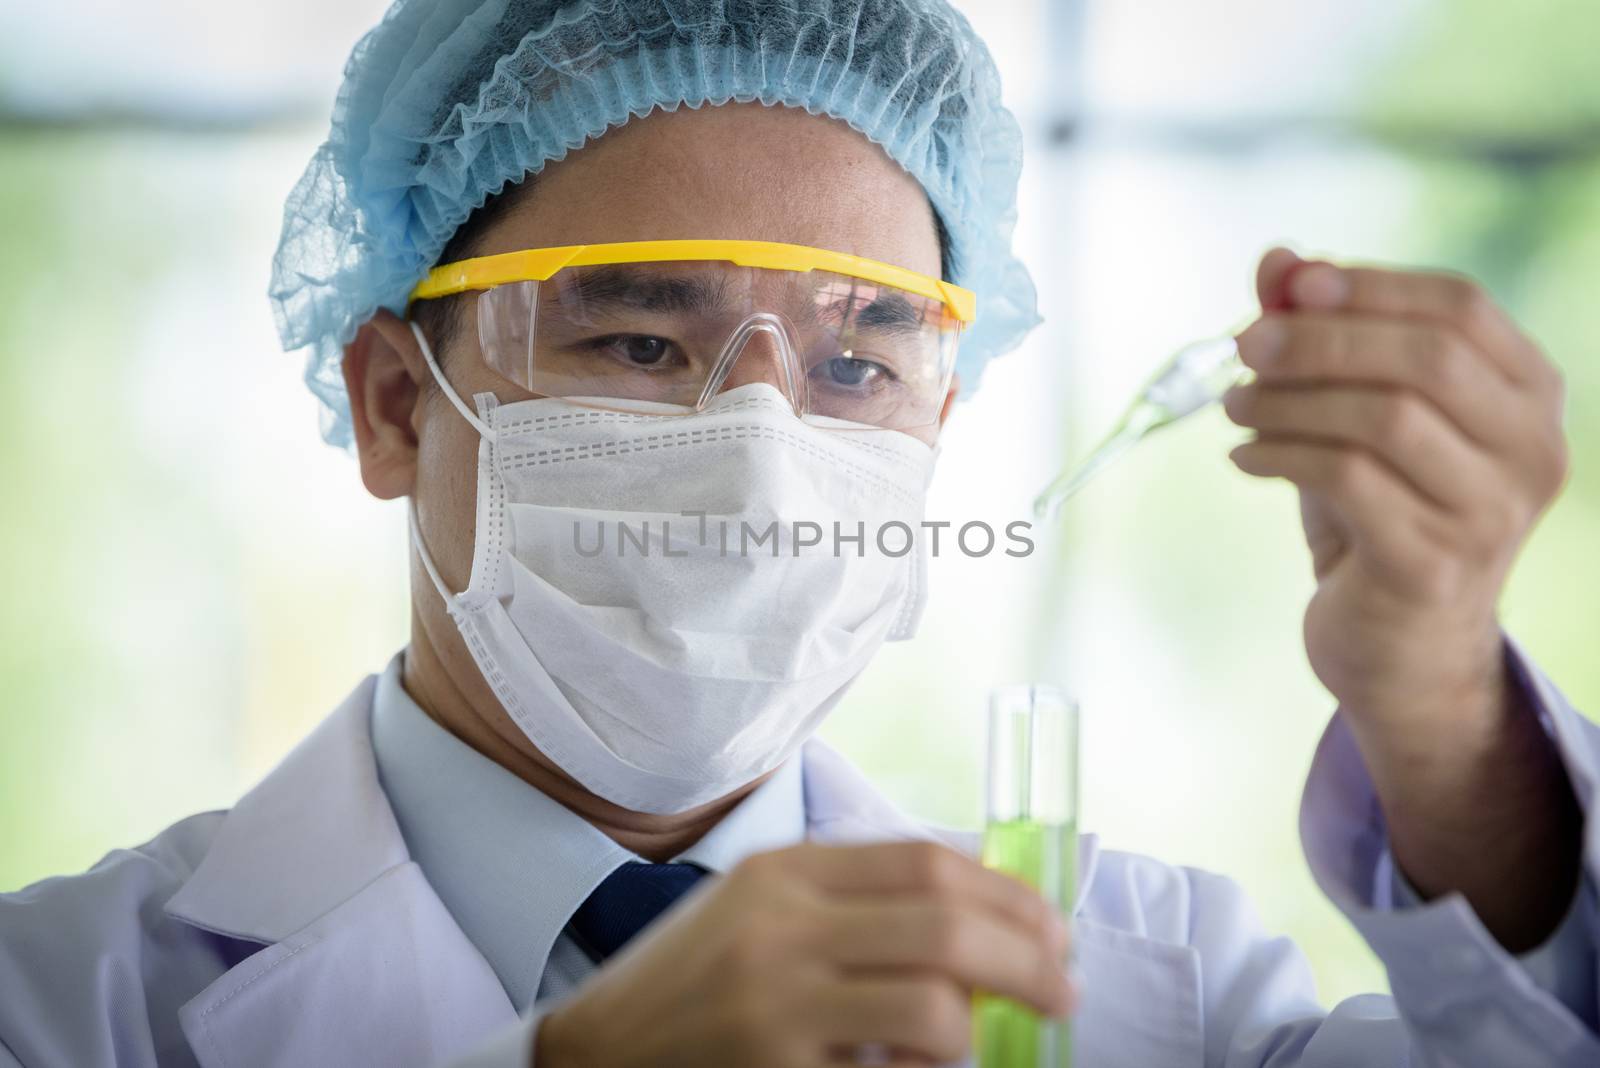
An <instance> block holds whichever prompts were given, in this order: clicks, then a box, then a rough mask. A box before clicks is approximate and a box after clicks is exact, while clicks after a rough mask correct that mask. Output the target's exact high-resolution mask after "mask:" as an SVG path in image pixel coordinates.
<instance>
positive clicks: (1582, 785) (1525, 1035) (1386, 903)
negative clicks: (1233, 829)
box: [1300, 638, 1600, 1065]
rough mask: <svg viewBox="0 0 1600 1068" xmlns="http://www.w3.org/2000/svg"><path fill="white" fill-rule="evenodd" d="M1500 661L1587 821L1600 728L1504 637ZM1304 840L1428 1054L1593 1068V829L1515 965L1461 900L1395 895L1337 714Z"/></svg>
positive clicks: (1379, 822)
mask: <svg viewBox="0 0 1600 1068" xmlns="http://www.w3.org/2000/svg"><path fill="white" fill-rule="evenodd" d="M1506 657H1507V662H1508V664H1509V666H1510V668H1511V670H1512V672H1513V676H1514V678H1515V680H1516V682H1517V683H1518V684H1520V685H1522V686H1524V687H1525V688H1526V690H1527V693H1528V695H1529V697H1530V700H1531V702H1532V704H1533V705H1534V707H1535V708H1536V709H1537V710H1538V714H1539V717H1540V721H1541V722H1542V723H1543V724H1544V726H1545V728H1546V730H1548V731H1549V732H1550V735H1551V737H1552V739H1553V740H1554V741H1555V743H1556V745H1557V746H1558V748H1559V749H1560V752H1561V756H1562V760H1563V764H1564V766H1565V767H1566V769H1567V772H1568V775H1569V776H1570V777H1571V779H1572V783H1573V788H1574V792H1575V793H1576V795H1577V798H1578V802H1579V804H1580V805H1581V806H1582V807H1583V809H1584V811H1585V813H1588V812H1590V811H1591V810H1592V808H1593V804H1594V800H1595V793H1596V781H1597V773H1596V768H1597V766H1600V728H1597V727H1596V726H1595V725H1594V724H1591V723H1588V722H1587V721H1585V720H1584V719H1583V717H1581V716H1580V715H1579V714H1578V713H1577V712H1576V711H1575V710H1574V709H1573V708H1572V707H1571V706H1570V705H1568V704H1567V703H1566V701H1565V700H1564V699H1562V697H1561V695H1560V694H1559V692H1557V691H1556V690H1555V688H1554V686H1552V685H1550V683H1549V681H1548V680H1546V679H1544V678H1543V676H1542V675H1540V674H1539V673H1538V672H1537V671H1536V670H1535V669H1534V668H1533V667H1532V665H1531V663H1529V662H1528V660H1527V658H1526V655H1525V654H1524V653H1523V652H1522V650H1521V649H1520V648H1519V647H1518V646H1517V645H1516V644H1515V643H1514V642H1513V641H1511V639H1510V638H1507V639H1506ZM1300 834H1301V841H1302V844H1303V846H1304V848H1305V853H1306V859H1307V861H1308V862H1309V864H1310V867H1311V871H1312V875H1313V877H1314V878H1315V879H1316V882H1317V884H1318V885H1319V886H1320V887H1321V889H1322V891H1323V892H1324V893H1325V894H1326V895H1327V896H1328V897H1329V898H1330V899H1331V900H1332V901H1333V902H1334V904H1335V905H1336V906H1337V907H1338V908H1339V910H1340V911H1341V912H1343V913H1344V914H1345V916H1346V917H1347V918H1348V919H1349V920H1350V921H1351V923H1352V924H1353V925H1354V926H1355V927H1356V929H1357V930H1358V931H1359V932H1360V933H1361V935H1362V937H1363V938H1364V939H1365V940H1366V941H1367V943H1368V944H1369V945H1370V946H1371V947H1372V949H1373V951H1374V952H1375V953H1377V955H1378V956H1379V958H1380V959H1382V961H1383V962H1384V965H1385V967H1386V968H1387V970H1388V973H1389V981H1390V987H1391V989H1392V991H1393V993H1394V998H1395V1002H1396V1004H1397V1005H1398V1007H1399V1008H1400V1010H1401V1012H1402V1014H1403V1015H1404V1016H1405V1017H1406V1018H1407V1020H1408V1022H1409V1023H1410V1025H1411V1027H1412V1031H1413V1035H1414V1037H1415V1038H1416V1040H1417V1041H1418V1043H1419V1044H1420V1045H1421V1046H1422V1047H1423V1048H1425V1049H1429V1050H1430V1051H1434V1050H1436V1051H1438V1052H1439V1053H1441V1054H1447V1055H1449V1056H1456V1055H1459V1056H1462V1057H1466V1058H1467V1061H1468V1062H1470V1063H1490V1062H1488V1061H1484V1060H1483V1057H1484V1056H1485V1055H1489V1054H1491V1053H1495V1054H1497V1055H1498V1054H1501V1053H1503V1054H1504V1055H1506V1056H1510V1057H1511V1058H1512V1059H1511V1060H1509V1061H1505V1063H1526V1064H1544V1063H1550V1062H1551V1060H1552V1059H1553V1060H1554V1063H1558V1064H1563V1065H1565V1064H1600V1034H1597V1029H1596V1026H1595V1017H1596V1015H1597V1008H1600V1006H1597V1004H1596V994H1595V985H1596V967H1597V965H1596V950H1595V941H1596V936H1597V933H1600V925H1597V923H1596V922H1595V921H1596V917H1595V909H1596V905H1595V901H1596V892H1595V887H1596V885H1597V884H1600V820H1595V819H1586V820H1585V827H1584V858H1583V869H1584V874H1583V878H1582V880H1581V882H1580V890H1579V893H1578V894H1577V896H1576V898H1575V900H1574V902H1573V907H1572V908H1571V909H1570V910H1569V912H1568V916H1567V918H1566V919H1565V920H1564V921H1563V922H1562V924H1561V926H1560V928H1559V929H1558V930H1557V931H1556V932H1555V933H1554V934H1553V935H1552V937H1551V938H1550V939H1549V940H1547V941H1546V943H1545V944H1543V945H1541V946H1539V947H1536V948H1535V949H1534V950H1533V951H1531V952H1530V953H1527V954H1523V955H1521V956H1520V957H1513V956H1512V955H1511V954H1509V953H1507V952H1506V950H1505V949H1504V948H1503V947H1502V946H1501V945H1500V944H1499V943H1498V942H1496V941H1495V939H1494V937H1493V936H1492V935H1491V934H1489V932H1488V931H1487V930H1486V929H1485V928H1484V926H1483V924H1482V923H1481V921H1479V919H1478V917H1477V915H1476V914H1475V913H1474V912H1473V910H1472V907H1471V906H1470V905H1469V904H1468V902H1467V900H1466V898H1465V897H1463V896H1462V895H1461V894H1459V893H1451V894H1445V895H1443V896H1441V897H1439V898H1436V899H1435V900H1433V901H1430V902H1426V903H1423V902H1420V901H1419V900H1418V898H1417V896H1416V895H1415V892H1414V890H1412V888H1410V887H1408V886H1403V885H1400V884H1399V882H1398V876H1399V872H1398V870H1397V868H1396V866H1395V865H1394V862H1393V859H1392V857H1390V855H1389V849H1388V834H1387V829H1386V827H1385V825H1384V820H1383V813H1382V810H1381V808H1380V806H1379V804H1378V799H1377V795H1376V793H1375V791H1374V789H1373V786H1372V781H1371V778H1370V776H1369V775H1368V774H1367V770H1366V766H1365V764H1364V762H1363V761H1362V759H1361V754H1360V751H1359V749H1358V748H1357V747H1356V744H1355V740H1354V738H1353V737H1352V736H1351V734H1350V731H1349V728H1348V725H1347V724H1346V722H1345V720H1344V717H1343V715H1342V714H1341V713H1339V712H1335V713H1334V716H1333V719H1332V721H1331V722H1330V723H1329V725H1328V728H1327V730H1326V732H1325V733H1324V734H1323V737H1322V741H1321V743H1320V744H1319V745H1318V747H1317V753H1316V756H1315V758H1314V760H1313V761H1312V767H1311V773H1310V775H1309V777H1308V779H1307V782H1306V789H1305V795H1304V798H1303V800H1302V804H1301V811H1300ZM1407 891H1411V896H1409V897H1407V896H1406V894H1407ZM1493 1063H1499V1062H1498V1061H1495V1062H1493Z"/></svg>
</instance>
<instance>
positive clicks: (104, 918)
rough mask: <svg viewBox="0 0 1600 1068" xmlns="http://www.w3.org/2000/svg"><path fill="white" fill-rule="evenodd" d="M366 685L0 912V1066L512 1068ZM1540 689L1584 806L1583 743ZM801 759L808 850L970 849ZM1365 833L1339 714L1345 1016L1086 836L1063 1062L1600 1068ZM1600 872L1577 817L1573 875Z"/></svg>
mask: <svg viewBox="0 0 1600 1068" xmlns="http://www.w3.org/2000/svg"><path fill="white" fill-rule="evenodd" d="M1518 655H1519V656H1520V653H1519V654H1518ZM374 680H375V677H372V678H368V679H367V680H366V681H365V682H363V683H362V684H361V685H360V686H359V687H358V688H357V689H356V691H355V692H354V693H353V694H351V695H350V697H349V698H348V699H347V700H346V701H345V702H344V704H343V705H341V706H340V707H339V708H338V709H337V710H335V711H334V712H333V714H332V715H331V716H329V717H328V718H327V719H326V720H325V721H324V722H323V723H322V724H321V725H320V726H319V727H318V728H317V729H316V730H315V731H314V732H313V733H312V734H311V735H310V736H309V737H307V738H306V739H305V740H304V741H303V742H301V743H300V745H299V746H298V747H297V748H296V749H295V750H294V751H293V752H292V753H290V754H289V756H288V757H287V758H285V760H284V761H283V763H282V764H280V765H279V766H278V767H277V768H276V769H275V770H274V771H272V772H271V773H270V774H269V775H268V776H267V777H266V778H265V779H264V780H263V781H262V782H261V783H260V785H258V786H257V787H256V788H255V789H253V790H251V791H250V792H249V793H248V794H246V795H245V796H244V797H243V798H242V799H241V800H240V801H239V803H238V804H237V805H236V806H234V808H233V809H232V810H231V811H229V812H226V813H223V812H212V813H205V814H202V815H198V816H194V817H191V818H190V819H187V820H184V821H182V822H180V823H178V824H175V825H174V826H172V827H171V828H169V829H168V830H166V831H165V832H163V833H162V834H161V835H160V836H159V837H158V838H156V839H155V840H154V841H153V842H151V843H149V844H148V845H145V846H142V847H140V848H138V849H135V850H119V851H117V852H114V853H112V854H110V855H109V856H107V857H106V858H105V859H104V860H103V861H102V862H101V863H100V864H98V865H97V866H96V867H95V868H94V869H92V870H91V871H89V872H87V873H85V874H82V875H77V876H72V877H66V878H58V879H50V880H46V881H45V882H43V883H39V884H36V885H35V886H33V887H30V888H28V889H26V890H23V891H20V892H19V893H17V894H12V895H0V1066H10V1065H13V1064H17V1063H20V1064H22V1065H25V1066H27V1068H57V1066H59V1068H67V1066H71V1068H100V1066H109V1065H119V1066H125V1068H144V1066H152V1065H157V1064H159V1065H163V1066H172V1065H190V1064H195V1063H198V1064H200V1065H204V1066H206V1068H269V1066H274V1068H277V1066H282V1068H287V1066H297V1068H306V1066H318V1065H329V1066H348V1065H382V1066H386V1068H392V1066H418V1068H421V1066H432V1065H444V1064H449V1063H452V1062H455V1063H458V1064H461V1065H465V1064H471V1065H473V1066H482V1068H488V1066H491V1065H498V1066H504V1068H512V1066H520V1065H524V1064H526V1063H527V1059H526V1058H527V1057H528V1049H529V1046H530V1038H529V1036H530V1034H531V1028H530V1026H529V1023H528V1022H527V1021H520V1020H519V1019H518V1017H517V1013H516V1012H515V1011H514V1010H513V1007H512V1005H511V1004H510V1002H509V1000H508V999H507V997H506V993H505V991H504V989H503V988H502V987H501V985H500V983H499V981H498V980H497V979H496V977H495V974H494V972H493V971H492V970H491V969H490V967H489V965H488V964H487V963H486V962H485V960H484V958H483V956H482V955H481V954H480V953H479V952H478V950H477V949H476V948H475V947H474V946H473V944H472V943H471V942H470V941H468V939H467V938H466V936H465V935H463V934H462V932H461V929H460V928H459V927H458V926H457V924H456V923H455V921H454V920H453V919H452V918H451V916H450V914H449V913H448V912H447V911H446V910H445V908H444V906H443V905H442V904H441V903H440V900H439V898H438V896H437V895H436V894H435V893H434V891H433V889H432V888H431V887H430V886H429V884H428V882H427V880H426V879H425V878H424V877H423V875H422V872H421V870H420V869H419V868H418V867H417V865H416V864H415V863H414V862H413V861H411V860H410V859H409V858H408V856H407V853H406V847H405V844H404V842H403V840H402V838H401V835H400V831H399V829H398V827H397V825H396V822H395V819H394V815H393V813H392V811H391V810H390V807H389V804H388V801H387V800H386V798H385V796H384V794H383V792H382V790H381V788H380V786H379V783H378V778H377V774H376V771H375V765H374V761H373V754H372V746H371V735H370V730H369V722H370V714H371V706H372V697H373V692H374ZM1539 686H1540V687H1541V695H1542V697H1543V699H1544V701H1545V703H1546V708H1547V711H1548V714H1549V716H1550V723H1549V726H1550V728H1551V730H1552V731H1553V732H1554V734H1555V736H1556V737H1557V739H1558V741H1559V742H1560V743H1561V746H1562V749H1563V753H1564V755H1565V758H1566V761H1567V766H1568V769H1569V771H1570V772H1571V773H1572V775H1573V778H1574V781H1575V783H1576V785H1577V789H1578V792H1579V794H1580V797H1581V800H1582V801H1583V803H1584V805H1585V807H1586V808H1587V807H1588V806H1589V805H1590V804H1591V803H1592V801H1593V797H1594V789H1595V782H1596V775H1595V769H1596V767H1597V766H1600V729H1596V728H1595V727H1594V726H1593V725H1592V724H1589V723H1587V722H1585V721H1583V720H1582V719H1581V718H1580V717H1578V716H1577V715H1576V714H1575V713H1574V712H1573V711H1572V710H1571V709H1570V708H1569V707H1568V706H1567V705H1566V704H1565V702H1564V701H1562V700H1561V699H1560V696H1559V695H1558V694H1556V693H1555V692H1554V690H1553V689H1550V688H1548V684H1547V683H1545V682H1543V680H1540V681H1539ZM801 759H802V760H803V762H804V764H803V769H804V782H805V793H806V804H807V816H808V823H809V833H810V836H811V837H812V838H813V839H815V840H818V841H825V842H860V841H869V840H882V839H887V838H898V837H928V836H932V835H935V834H938V835H939V836H941V837H946V838H947V839H949V840H951V841H953V842H954V843H955V844H957V845H958V846H960V847H963V848H969V849H970V848H973V847H974V846H975V844H976V843H975V841H974V840H973V839H972V837H971V836H970V835H967V836H963V835H947V834H944V833H943V832H934V831H931V830H930V829H928V828H926V827H924V826H921V825H919V824H918V823H916V822H915V821H913V820H911V819H909V818H907V817H906V816H905V815H904V814H902V813H901V812H899V811H897V810H896V809H895V808H894V806H893V805H891V804H890V803H889V802H888V801H886V800H885V799H884V798H882V797H881V796H880V795H878V794H877V793H876V792H875V791H874V790H873V788H872V787H871V786H870V785H869V784H868V783H867V782H866V781H865V780H864V779H863V778H862V777H861V775H860V774H859V773H858V772H857V771H855V770H854V769H853V768H852V767H850V765H849V764H847V763H846V762H845V761H844V760H843V759H842V758H841V757H840V756H839V755H838V754H836V753H834V752H833V751H832V750H830V749H828V748H827V747H826V746H824V745H823V744H821V743H820V742H816V741H813V742H811V743H808V744H807V746H806V747H805V748H804V750H803V752H802V757H801ZM1376 819H1377V808H1376V803H1375V801H1374V799H1373V797H1372V794H1371V787H1370V783H1368V781H1367V780H1366V776H1365V772H1364V770H1362V768H1361V764H1360V761H1359V759H1357V757H1356V752H1355V749H1354V746H1353V745H1352V744H1351V742H1350V740H1349V737H1348V734H1347V733H1346V732H1345V731H1344V729H1343V725H1342V722H1341V721H1340V720H1339V719H1338V718H1337V717H1336V718H1335V719H1334V721H1333V723H1332V724H1330V728H1329V731H1328V733H1327V734H1326V735H1325V737H1324V739H1323V741H1322V744H1321V746H1320V747H1319V750H1318V753H1317V757H1316V761H1315V763H1314V766H1313V769H1312V773H1311V779H1310V782H1309V783H1308V786H1307V790H1306V798H1305V804H1304V807H1303V811H1302V831H1303V835H1304V837H1305V840H1306V847H1307V855H1308V857H1309V858H1310V859H1311V861H1312V867H1313V871H1314V872H1315V874H1316V875H1317V878H1318V881H1319V883H1320V884H1321V885H1322V886H1323V888H1324V890H1325V891H1327V892H1328V893H1330V894H1331V895H1332V896H1333V897H1334V899H1335V901H1336V902H1338V903H1339V904H1340V906H1341V908H1344V909H1345V910H1346V911H1347V913H1349V914H1350V915H1351V918H1352V919H1353V920H1354V921H1355V922H1356V924H1357V926H1358V927H1359V928H1360V929H1361V930H1362V932H1363V934H1365V935H1366V937H1367V938H1368V941H1369V942H1371V944H1372V945H1373V946H1374V948H1375V949H1376V950H1377V951H1378V953H1379V954H1380V955H1381V956H1383V957H1384V959H1385V961H1386V962H1387V963H1388V965H1389V968H1390V973H1391V979H1392V985H1393V988H1394V990H1395V994H1396V999H1395V1000H1391V999H1390V998H1388V997H1386V996H1380V995H1366V996H1361V997H1355V998H1350V999H1348V1000H1346V1001H1343V1002H1341V1003H1340V1004H1339V1005H1337V1006H1335V1007H1334V1008H1333V1010H1332V1012H1331V1013H1325V1012H1324V1011H1323V1010H1322V1009H1320V1008H1319V1007H1318V1005H1317V1002H1316V998H1315V993H1314V990H1313V987H1312V979H1311V974H1310V971H1309V969H1308V968H1307V966H1306V962H1305V960H1304V958H1303V957H1302V956H1301V955H1300V953H1299V951H1298V950H1297V949H1296V948H1295V946H1294V945H1293V944H1292V943H1291V942H1289V941H1288V940H1287V939H1284V938H1273V937H1268V936H1266V935H1265V934H1263V932H1262V931H1261V930H1260V929H1259V927H1258V925H1257V923H1256V920H1255V918H1254V915H1253V913H1252V910H1251V908H1250V907H1249V905H1248V903H1247V902H1246V900H1245V898H1244V896H1243V894H1242V893H1241V892H1240V890H1239V888H1238V887H1237V886H1236V885H1235V884H1234V883H1232V882H1231V881H1229V880H1227V879H1225V878H1222V877H1220V876H1217V875H1211V874H1206V873H1203V872H1199V871H1195V870H1192V869H1186V868H1176V867H1171V866H1168V865H1165V864H1161V863H1159V862H1157V861H1154V860H1151V859H1148V858H1144V857H1139V856H1133V855H1129V854H1125V853H1119V852H1113V851H1109V850H1102V849H1100V848H1099V846H1098V843H1097V842H1096V840H1095V838H1094V837H1093V836H1092V835H1086V836H1084V838H1083V839H1082V841H1081V857H1080V867H1079V871H1080V873H1081V878H1080V896H1079V901H1078V906H1077V909H1076V917H1077V919H1076V926H1075V931H1076V940H1077V947H1078V954H1079V965H1080V968H1081V970H1082V975H1083V1002H1082V1005H1081V1009H1080V1013H1079V1016H1078V1018H1077V1023H1076V1030H1077V1041H1078V1052H1079V1060H1078V1062H1077V1064H1078V1066H1079V1068H1113V1066H1127V1068H1202V1066H1210V1068H1268V1066H1273V1068H1288V1066H1297V1068H1335V1066H1337V1068H1349V1066H1375V1065H1376V1066H1395V1068H1399V1066H1402V1065H1408V1064H1418V1065H1437V1066H1444V1065H1486V1066H1487V1065H1495V1066H1500V1068H1539V1066H1543V1065H1563V1066H1568V1065H1570V1066H1574V1068H1576V1066H1578V1065H1588V1066H1594V1065H1600V1039H1597V1038H1596V1036H1595V1035H1594V1034H1593V1033H1591V1032H1590V1031H1589V1030H1588V1029H1587V1028H1586V1027H1585V1026H1584V1025H1583V1023H1582V1022H1581V1021H1580V1020H1579V1019H1578V1018H1577V1017H1575V1016H1574V1015H1573V1013H1571V1012H1570V1011H1568V1010H1567V1009H1566V1008H1565V1007H1564V1006H1563V1005H1562V1004H1561V1003H1560V1002H1559V1001H1558V1000H1556V999H1555V998H1553V997H1552V996H1550V995H1549V994H1547V993H1545V992H1544V991H1543V990H1540V989H1539V988H1538V987H1536V986H1535V985H1534V984H1533V983H1532V982H1530V981H1529V979H1528V977H1527V975H1526V974H1524V973H1523V971H1522V970H1521V968H1520V965H1519V964H1518V962H1517V961H1515V960H1514V959H1512V958H1510V957H1509V956H1507V955H1506V954H1505V953H1504V952H1503V951H1502V950H1500V948H1499V947H1498V946H1497V945H1496V944H1495V943H1494V942H1493V941H1492V939H1490V938H1489V937H1488V935H1487V934H1486V933H1485V932H1484V931H1483V930H1482V928H1481V927H1480V926H1479V925H1478V924H1477V923H1476V920H1475V919H1474V918H1473V917H1472V915H1471V911H1470V909H1469V908H1468V907H1467V906H1466V904H1465V902H1464V901H1463V900H1461V899H1460V898H1458V897H1456V898H1447V899H1441V900H1440V901H1437V902H1433V903H1430V904H1429V905H1426V906H1423V907H1419V908H1417V909H1413V910H1408V911H1407V912H1405V913H1392V912H1388V911H1387V910H1385V909H1383V908H1374V907H1372V904H1373V901H1372V899H1373V890H1372V888H1373V887H1374V886H1376V885H1379V884H1380V883H1381V882H1382V878H1381V875H1382V873H1381V872H1379V871H1378V870H1377V868H1378V867H1381V863H1380V861H1379V859H1378V858H1379V856H1380V854H1382V853H1383V850H1382V836H1381V829H1379V824H1377V823H1376ZM1597 857H1600V825H1597V824H1596V822H1595V821H1590V822H1589V824H1588V826H1587V828H1586V855H1585V866H1586V870H1587V878H1588V879H1590V880H1594V879H1595V878H1596V877H1597V865H1596V860H1597ZM1378 893H1380V894H1381V891H1379V892H1378ZM1591 930H1592V928H1591ZM1397 1003H1398V1006H1397ZM1397 1007H1398V1013H1397ZM1402 1018H1403V1019H1404V1021H1405V1022H1402Z"/></svg>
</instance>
